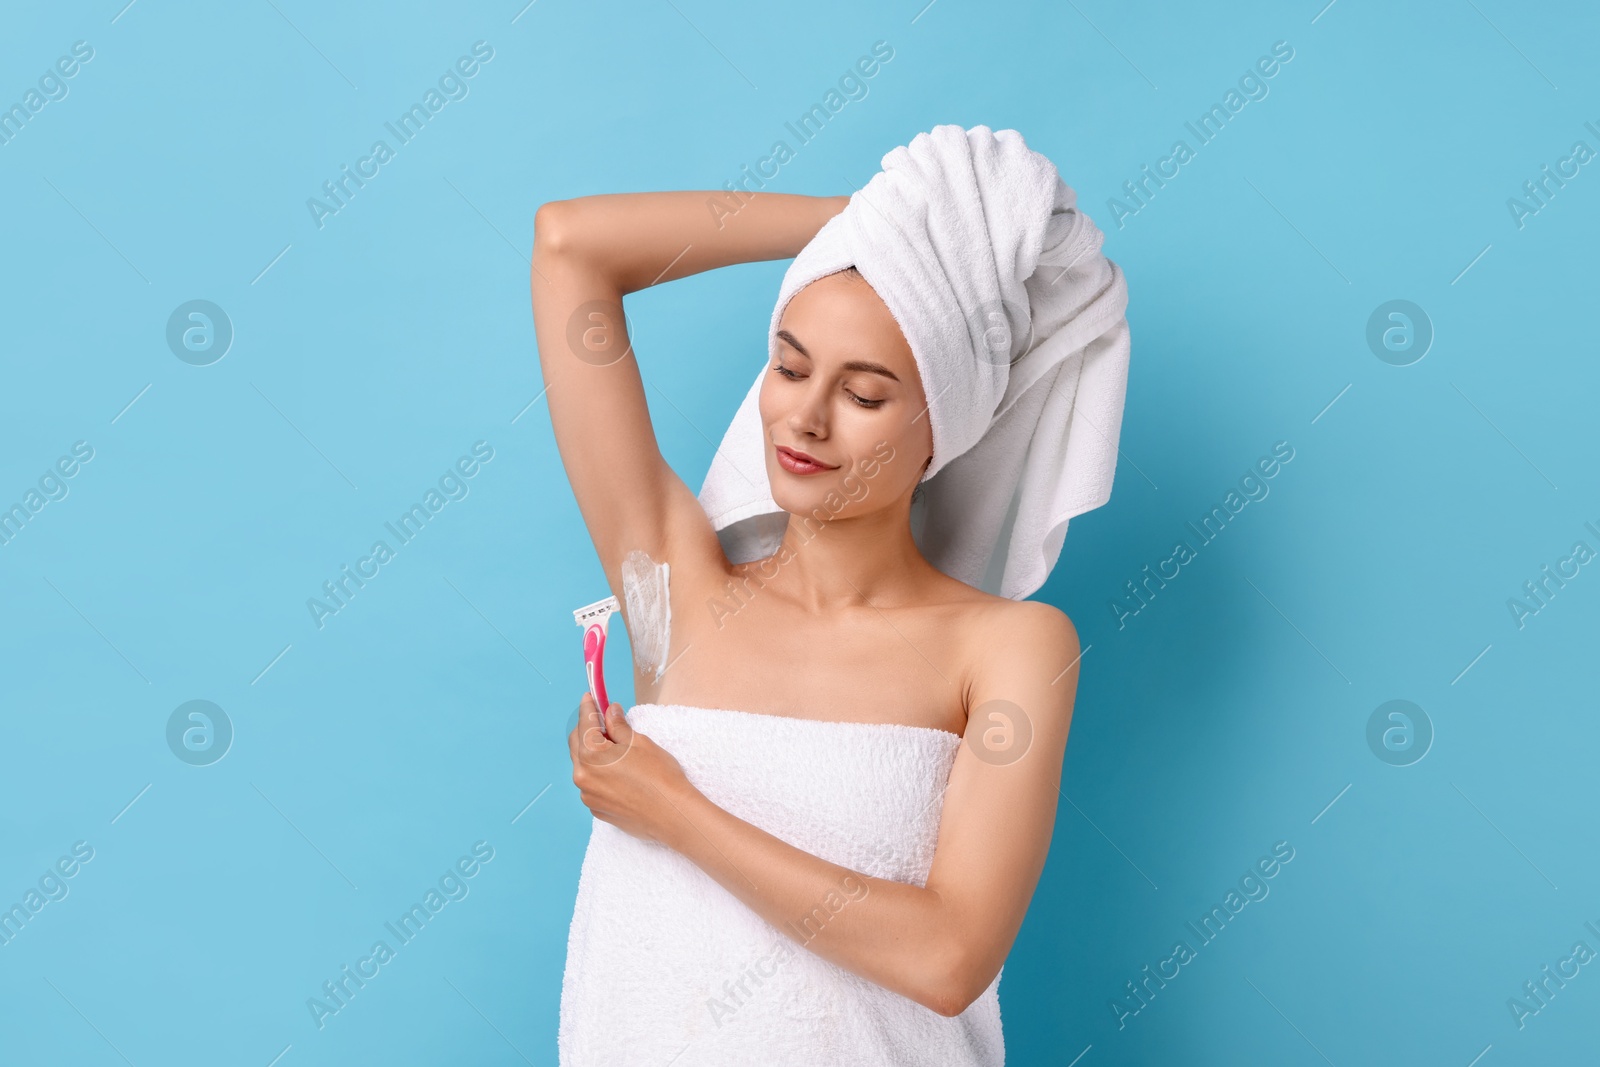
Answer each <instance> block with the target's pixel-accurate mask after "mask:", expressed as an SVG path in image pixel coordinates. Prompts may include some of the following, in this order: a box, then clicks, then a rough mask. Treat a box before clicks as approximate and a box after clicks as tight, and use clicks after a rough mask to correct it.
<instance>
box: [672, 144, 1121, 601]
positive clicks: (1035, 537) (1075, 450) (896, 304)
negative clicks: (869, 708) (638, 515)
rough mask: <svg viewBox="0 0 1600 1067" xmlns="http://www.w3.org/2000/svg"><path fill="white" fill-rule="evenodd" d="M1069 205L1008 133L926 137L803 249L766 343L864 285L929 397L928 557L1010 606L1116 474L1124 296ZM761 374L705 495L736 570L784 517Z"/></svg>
mask: <svg viewBox="0 0 1600 1067" xmlns="http://www.w3.org/2000/svg"><path fill="white" fill-rule="evenodd" d="M1076 202H1077V197H1076V194H1075V193H1074V192H1073V190H1072V189H1071V187H1070V186H1068V185H1067V184H1066V183H1065V182H1064V181H1062V180H1061V178H1060V176H1059V175H1058V174H1057V172H1056V168H1055V165H1054V164H1053V163H1051V162H1050V160H1049V159H1047V158H1045V157H1044V156H1043V155H1040V154H1039V153H1038V152H1035V151H1033V150H1032V149H1030V148H1028V147H1027V145H1026V144H1025V143H1024V142H1023V140H1022V135H1021V134H1019V133H1017V131H1015V130H1000V131H998V132H993V131H991V130H990V129H989V128H988V127H987V126H974V127H972V128H971V129H970V130H964V129H962V128H961V127H960V126H936V127H934V129H933V130H932V131H930V132H928V133H919V134H917V136H916V137H914V138H913V139H912V141H911V143H910V144H909V145H904V146H901V147H899V148H895V149H894V150H893V151H891V152H889V153H888V154H887V155H885V156H884V157H883V169H882V170H881V171H879V172H878V173H877V174H876V175H874V176H873V177H872V180H870V181H869V182H868V183H867V184H866V185H865V186H863V187H862V188H861V189H859V190H857V191H856V192H855V193H854V194H853V195H852V196H851V197H850V203H849V205H848V206H846V208H845V209H844V210H843V211H842V212H840V213H839V214H838V215H835V216H834V217H833V218H831V219H829V220H828V222H827V223H826V224H825V225H823V227H822V228H821V229H820V230H819V231H818V232H817V234H816V236H815V237H814V238H813V239H812V240H811V242H810V243H808V244H807V245H806V246H805V248H803V249H801V251H800V254H799V255H798V256H796V257H795V259H794V262H793V263H791V264H790V266H789V269H788V271H787V272H786V273H785V274H784V278H783V284H782V286H781V288H780V290H779V294H778V301H777V306H776V307H775V308H774V309H773V312H772V323H771V327H770V329H769V331H768V342H769V353H768V357H769V359H772V358H775V357H776V355H777V347H778V340H777V337H776V334H777V330H778V327H779V325H780V322H781V320H782V315H783V309H784V306H785V305H786V304H788V302H789V299H790V298H791V297H793V296H794V294H795V293H797V292H799V291H800V289H802V288H803V287H804V286H806V285H808V284H809V283H811V282H813V281H815V280H816V279H818V278H821V277H823V276H824V275H827V274H832V273H834V272H835V271H838V270H842V269H843V268H845V267H848V266H854V267H855V268H856V269H857V270H859V271H860V272H861V275H862V277H863V278H865V279H866V281H867V283H868V284H870V285H871V286H872V288H873V289H874V291H876V292H877V294H878V296H879V297H880V298H881V299H882V300H883V302H884V304H885V305H887V307H888V308H889V311H890V312H891V313H892V314H893V315H894V318H895V321H896V322H897V323H898V324H899V326H900V329H901V332H902V333H904V334H905V337H906V341H907V342H908V344H909V345H910V347H911V351H912V354H913V356H915V358H916V361H917V367H918V369H919V371H920V372H921V377H922V386H923V390H924V393H925V394H926V396H927V399H928V419H929V423H930V426H931V428H932V433H933V462H932V463H931V464H930V465H929V467H928V470H927V473H926V474H925V475H924V476H923V480H924V482H925V490H924V493H925V496H924V498H923V500H921V501H920V502H919V505H918V507H916V508H913V512H912V531H913V534H914V536H915V537H916V541H917V545H918V547H919V549H920V550H921V551H922V553H923V554H924V555H925V556H926V557H927V558H928V560H929V561H930V562H932V563H933V564H934V565H935V566H937V567H938V568H939V569H940V570H942V571H944V572H945V573H946V574H949V575H951V576H952V577H955V578H958V579H960V580H962V581H964V582H967V583H968V584H971V585H974V586H978V587H979V588H982V589H985V590H987V591H989V592H995V593H999V594H1000V595H1002V596H1006V597H1010V598H1012V599H1016V600H1020V599H1022V598H1024V597H1026V596H1028V595H1029V594H1031V593H1032V592H1034V591H1035V590H1037V589H1038V588H1039V587H1040V586H1041V585H1043V584H1044V582H1045V579H1046V578H1047V577H1048V576H1049V573H1050V570H1051V568H1052V567H1054V565H1055V562H1056V559H1057V558H1058V557H1059V555H1060V553H1061V544H1062V541H1063V540H1064V539H1065V537H1066V532H1067V521H1068V520H1069V519H1071V518H1072V517H1073V516H1075V515H1079V514H1082V513H1083V512H1085V511H1089V510H1091V509H1093V508H1096V507H1099V506H1100V505H1101V504H1104V503H1105V502H1106V501H1107V500H1108V499H1109V498H1110V495H1111V482H1112V478H1113V476H1114V475H1115V473H1116V461H1117V441H1118V437H1119V435H1120V431H1121V426H1122V407H1123V399H1124V395H1125V393H1126V389H1127V380H1128V358H1129V337H1128V324H1127V320H1126V318H1125V317H1124V312H1125V310H1126V308H1127V304H1128V289H1127V283H1126V280H1125V279H1124V277H1123V274H1122V271H1121V269H1120V268H1118V267H1117V265H1116V264H1115V263H1113V262H1111V261H1110V260H1109V259H1107V258H1106V257H1105V256H1104V255H1103V254H1102V253H1101V252H1100V245H1101V242H1102V241H1103V239H1104V235H1103V234H1102V233H1101V231H1100V229H1099V227H1097V226H1096V225H1095V224H1094V223H1093V221H1091V220H1090V219H1089V217H1088V216H1087V215H1084V214H1083V213H1082V212H1080V211H1078V210H1077V208H1076ZM765 368H766V364H765V363H764V364H763V369H762V371H761V372H760V373H758V374H757V376H756V380H755V384H754V385H752V386H751V387H750V390H749V392H748V393H747V394H746V395H745V398H744V401H743V403H741V404H740V406H739V410H738V411H737V412H736V413H735V415H734V418H733V422H732V424H731V425H730V426H729V427H728V430H727V432H726V434H725V435H724V437H723V441H722V445H721V447H720V448H719V449H718V451H717V454H716V456H715V457H714V458H713V459H712V462H711V467H710V470H709V471H708V472H707V474H706V480H705V484H704V485H703V487H702V488H701V490H700V503H701V506H702V507H703V508H704V509H705V512H706V514H707V516H708V517H709V518H710V519H711V523H712V526H713V528H715V529H716V530H717V532H718V536H719V537H720V538H721V539H722V544H723V548H724V551H725V552H726V553H727V554H728V558H729V559H730V560H731V561H732V562H735V563H743V562H749V561H751V560H756V559H763V558H765V557H767V556H770V555H771V554H772V553H773V552H775V551H776V550H777V548H778V544H779V540H780V539H781V537H782V534H783V530H784V527H785V526H786V524H787V521H788V516H787V514H786V513H784V512H783V510H782V509H781V508H780V507H778V505H777V503H776V502H775V501H774V500H773V499H772V491H771V485H770V483H769V482H768V480H767V471H766V451H765V450H766V443H767V442H766V435H765V433H764V431H763V428H762V426H761V418H760V412H759V410H758V408H757V398H758V395H759V392H760V388H761V380H762V376H763V375H764V374H765V372H766V371H765Z"/></svg>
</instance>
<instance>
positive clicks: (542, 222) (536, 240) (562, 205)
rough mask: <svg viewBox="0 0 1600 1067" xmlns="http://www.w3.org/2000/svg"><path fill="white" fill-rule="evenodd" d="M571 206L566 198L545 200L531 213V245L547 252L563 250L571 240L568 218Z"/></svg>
mask: <svg viewBox="0 0 1600 1067" xmlns="http://www.w3.org/2000/svg"><path fill="white" fill-rule="evenodd" d="M571 213H572V212H571V206H570V204H569V202H568V201H566V200H547V201H545V202H544V203H543V204H540V205H539V210H537V211H535V212H534V213H533V247H534V248H536V249H540V250H542V251H544V252H548V253H556V252H561V251H563V250H564V249H565V248H566V247H567V244H568V242H569V241H570V240H571V227H570V226H569V225H568V219H569V216H570V215H571Z"/></svg>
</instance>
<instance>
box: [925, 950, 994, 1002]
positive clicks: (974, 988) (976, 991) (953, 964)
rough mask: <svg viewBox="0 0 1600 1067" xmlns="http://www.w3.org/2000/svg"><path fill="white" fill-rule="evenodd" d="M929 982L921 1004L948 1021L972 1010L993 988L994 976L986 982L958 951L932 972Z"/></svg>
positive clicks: (948, 955)
mask: <svg viewBox="0 0 1600 1067" xmlns="http://www.w3.org/2000/svg"><path fill="white" fill-rule="evenodd" d="M930 971H931V973H930V975H929V979H930V980H929V982H928V985H927V987H926V988H925V989H924V990H923V993H922V995H921V996H920V997H918V998H917V999H918V1002H919V1003H920V1004H922V1006H923V1007H925V1008H928V1009H929V1010H930V1011H933V1012H935V1013H936V1014H938V1015H942V1016H944V1017H945V1018H946V1019H953V1018H955V1017H956V1016H957V1015H960V1014H961V1013H962V1012H964V1011H966V1010H967V1009H968V1008H970V1007H971V1006H972V1004H973V1002H974V1001H976V1000H977V999H978V998H979V997H980V996H982V995H983V993H984V991H985V990H987V989H988V988H989V982H990V981H991V980H992V978H993V976H992V975H990V976H989V977H986V978H982V980H981V981H980V980H979V979H980V977H982V976H980V975H979V974H978V972H977V970H976V968H974V967H973V966H972V965H971V963H970V962H969V961H968V960H966V959H965V958H964V956H962V955H961V954H960V952H959V950H958V949H951V950H950V952H949V953H947V955H946V958H945V960H944V961H943V962H942V965H940V966H936V967H933V968H930Z"/></svg>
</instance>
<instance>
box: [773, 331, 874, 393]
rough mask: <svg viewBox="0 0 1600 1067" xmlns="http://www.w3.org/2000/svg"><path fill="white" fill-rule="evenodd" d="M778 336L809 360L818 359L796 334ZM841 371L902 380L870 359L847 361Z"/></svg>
mask: <svg viewBox="0 0 1600 1067" xmlns="http://www.w3.org/2000/svg"><path fill="white" fill-rule="evenodd" d="M777 336H778V337H780V338H782V339H783V340H784V341H787V342H788V343H789V344H790V345H791V346H792V347H793V348H794V350H795V351H796V352H799V353H800V354H801V355H802V356H805V357H806V358H807V359H814V358H816V357H814V356H812V354H811V353H810V352H808V351H806V346H805V345H803V344H801V343H800V340H799V339H798V338H797V337H795V335H794V334H792V333H790V332H789V331H788V330H779V331H778V333H777ZM841 369H843V370H859V371H865V372H867V373H868V374H881V375H883V376H884V377H885V378H888V379H889V380H890V381H896V382H898V381H899V380H900V376H899V375H898V374H896V373H895V372H894V371H892V370H890V369H889V368H888V367H885V366H884V365H883V364H882V363H874V362H872V361H871V360H868V359H852V360H847V361H846V362H845V363H844V364H843V365H842V367H841Z"/></svg>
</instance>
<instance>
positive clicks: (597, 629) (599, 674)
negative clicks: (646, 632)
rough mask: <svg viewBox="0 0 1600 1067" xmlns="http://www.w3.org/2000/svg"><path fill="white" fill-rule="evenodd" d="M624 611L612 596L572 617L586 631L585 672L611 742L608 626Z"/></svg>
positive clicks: (601, 721)
mask: <svg viewBox="0 0 1600 1067" xmlns="http://www.w3.org/2000/svg"><path fill="white" fill-rule="evenodd" d="M620 610H621V606H620V605H619V604H618V603H617V598H616V597H615V596H608V597H606V598H605V599H604V600H597V601H595V602H594V603H593V604H589V605H586V606H584V607H581V608H579V609H577V610H576V611H574V612H573V613H572V618H573V620H574V621H575V622H577V624H578V626H579V628H580V629H582V630H583V669H584V672H585V673H586V674H588V676H589V692H590V694H592V695H593V696H594V702H595V706H596V707H598V708H599V709H600V732H601V733H603V734H605V736H606V740H608V741H609V740H611V734H610V733H609V732H608V731H607V730H606V709H607V708H608V707H609V705H608V704H607V703H606V676H605V658H606V627H607V625H609V624H610V622H611V616H612V615H613V614H615V613H616V612H618V611H620Z"/></svg>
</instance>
